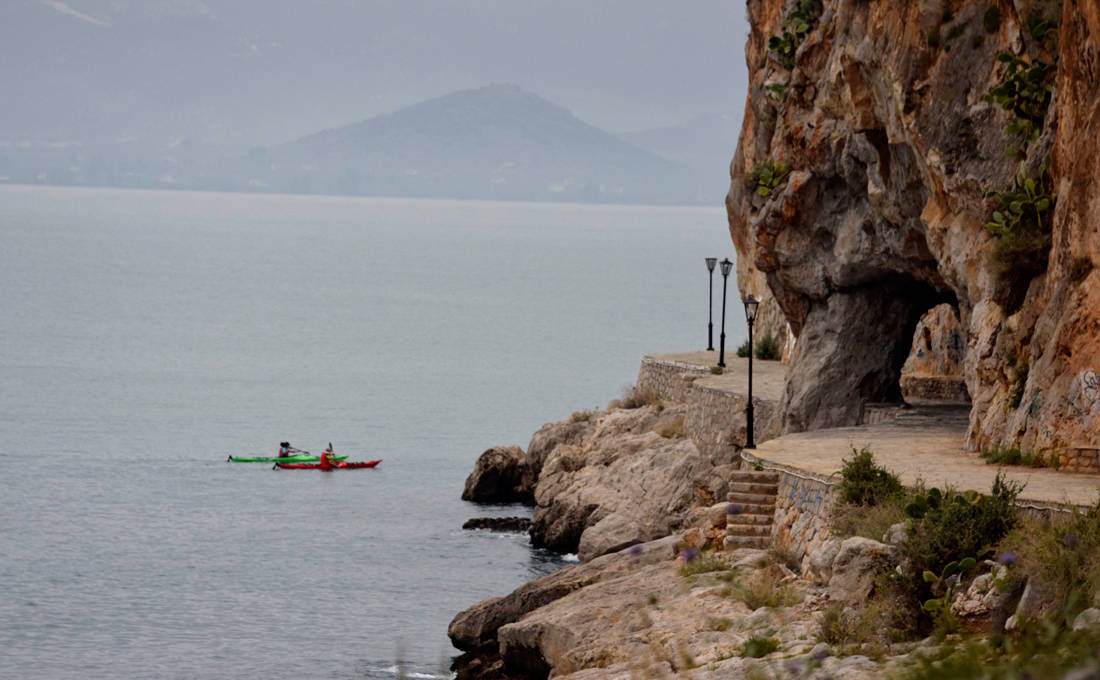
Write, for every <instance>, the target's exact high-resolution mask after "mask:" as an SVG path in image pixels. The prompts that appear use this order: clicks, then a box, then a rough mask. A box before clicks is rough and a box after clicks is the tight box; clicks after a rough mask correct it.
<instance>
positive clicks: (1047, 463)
mask: <svg viewBox="0 0 1100 680" xmlns="http://www.w3.org/2000/svg"><path fill="white" fill-rule="evenodd" d="M982 458H983V459H984V460H985V462H987V463H990V464H992V465H1022V466H1025V467H1049V468H1055V469H1057V468H1058V466H1059V465H1060V462H1059V459H1058V454H1057V453H1055V452H1053V451H1022V450H1020V447H1019V446H1008V445H1002V446H994V447H992V448H988V449H983V450H982Z"/></svg>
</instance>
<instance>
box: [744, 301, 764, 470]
mask: <svg viewBox="0 0 1100 680" xmlns="http://www.w3.org/2000/svg"><path fill="white" fill-rule="evenodd" d="M759 306H760V302H759V301H757V299H756V298H754V297H753V296H751V295H750V296H748V297H747V298H745V319H747V320H748V322H749V403H748V405H747V406H745V448H746V449H755V448H756V442H754V441H753V436H752V355H753V344H752V323H753V322H754V321H756V308H757V307H759Z"/></svg>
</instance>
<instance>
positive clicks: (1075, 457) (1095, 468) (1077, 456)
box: [1058, 446, 1100, 475]
mask: <svg viewBox="0 0 1100 680" xmlns="http://www.w3.org/2000/svg"><path fill="white" fill-rule="evenodd" d="M1058 469H1059V470H1061V471H1062V472H1081V473H1084V474H1088V475H1096V474H1100V447H1095V446H1070V447H1067V448H1065V449H1063V450H1062V452H1061V454H1060V455H1059V456H1058Z"/></svg>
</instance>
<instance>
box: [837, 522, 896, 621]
mask: <svg viewBox="0 0 1100 680" xmlns="http://www.w3.org/2000/svg"><path fill="white" fill-rule="evenodd" d="M898 559H899V554H898V549H897V548H895V547H894V546H891V545H886V544H885V543H879V542H878V541H872V540H871V539H869V538H863V537H862V536H852V537H851V538H846V539H844V541H843V542H842V543H841V544H840V550H839V551H837V554H836V558H835V559H834V560H833V566H832V576H831V577H830V578H829V598H830V599H832V600H835V601H837V602H848V603H852V604H855V603H859V602H863V601H865V600H866V599H867V597H868V596H869V595H870V594H871V591H872V590H874V587H875V578H877V577H878V575H879V574H881V573H883V572H884V571H887V570H888V569H892V568H894V567H895V566H896V565H897V563H898Z"/></svg>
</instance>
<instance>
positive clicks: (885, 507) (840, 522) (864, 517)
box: [831, 494, 908, 541]
mask: <svg viewBox="0 0 1100 680" xmlns="http://www.w3.org/2000/svg"><path fill="white" fill-rule="evenodd" d="M907 504H908V501H907V499H906V497H905V495H904V494H898V495H896V496H892V497H890V498H887V499H884V500H880V501H879V502H878V503H877V504H876V505H851V504H848V505H838V506H837V508H836V510H835V511H834V512H833V517H832V526H831V530H832V532H833V535H834V536H837V537H840V538H847V537H849V536H862V537H864V538H870V539H871V540H874V541H881V540H882V537H883V535H885V534H886V530H887V529H889V528H890V527H892V526H894V525H895V524H897V523H898V522H904V521H905V520H906V518H907V515H906V514H905V506H906V505H907Z"/></svg>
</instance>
